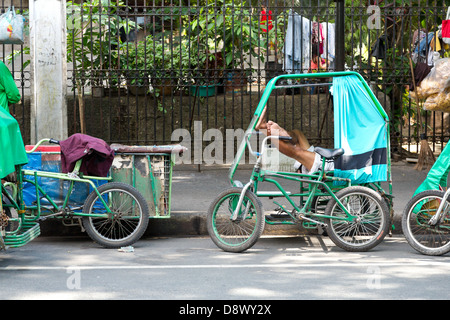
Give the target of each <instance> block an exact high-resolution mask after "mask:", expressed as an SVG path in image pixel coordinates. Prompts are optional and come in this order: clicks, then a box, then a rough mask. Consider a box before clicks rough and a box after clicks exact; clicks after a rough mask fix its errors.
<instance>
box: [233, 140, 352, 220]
mask: <svg viewBox="0 0 450 320" xmlns="http://www.w3.org/2000/svg"><path fill="white" fill-rule="evenodd" d="M251 134H252V132H248V133H246V137H245V138H244V139H246V138H247V137H249V136H250V135H251ZM280 138H281V139H285V138H287V137H279V136H268V137H265V138H264V139H263V141H262V143H261V144H262V147H261V152H260V153H259V152H255V151H253V150H252V148H251V145H250V143H248V144H247V146H248V148H249V152H250V153H252V154H253V155H255V156H256V157H257V160H256V163H255V166H254V168H253V171H252V174H251V177H250V181H249V182H248V183H247V184H246V185H245V186H243V190H242V193H241V196H240V198H239V201H238V204H237V206H236V209H235V211H234V213H233V215H232V217H231V220H236V219H237V217H238V215H239V208H240V207H241V205H242V202H243V199H244V195H245V193H246V192H247V190H248V189H250V188H251V189H253V190H252V191H253V192H254V193H255V194H256V195H257V196H262V194H260V193H258V183H259V182H269V183H272V184H273V185H275V186H276V187H277V189H278V190H279V191H280V192H281V194H280V195H278V196H280V197H281V196H283V197H285V198H286V199H287V200H288V202H289V204H291V205H292V207H293V210H292V212H289V211H286V210H283V211H284V212H286V213H287V214H288V215H289V216H290V217H291V218H292V219H293V220H294V221H295V220H296V219H297V217H296V216H295V215H294V214H293V213H294V212H296V214H297V215H300V216H301V218H302V220H306V221H309V222H312V223H315V224H321V225H323V226H325V227H326V225H325V224H324V223H322V222H320V221H316V220H313V219H310V218H308V217H306V215H311V216H313V217H316V218H322V219H323V218H332V219H334V220H344V221H352V220H353V219H355V218H357V217H356V216H353V215H352V214H350V213H349V211H348V210H347V208H346V207H345V206H344V205H343V204H342V203H341V202H340V200H339V199H338V198H337V197H336V195H335V194H334V192H333V191H332V189H331V188H330V187H329V186H328V185H327V183H326V182H328V181H339V182H345V183H346V184H347V185H348V186H350V185H351V181H350V180H349V179H344V178H337V177H333V176H330V175H327V173H326V172H325V171H323V170H320V171H318V172H317V173H314V174H303V173H290V172H275V171H270V170H262V169H261V163H262V156H263V154H264V152H265V150H266V144H267V140H269V139H280ZM322 161H323V164H322V168H324V167H325V158H324V159H323V160H322ZM272 176H273V177H276V178H281V179H287V180H292V181H296V182H299V183H300V184H302V183H306V184H308V185H309V186H310V188H309V192H307V193H297V194H289V193H288V192H286V190H284V188H283V187H282V186H281V184H280V183H279V182H278V181H277V180H275V179H271V178H268V177H272ZM319 186H322V187H323V188H324V189H325V192H320V191H318V188H319ZM324 195H325V196H331V197H332V198H333V199H334V200H335V201H336V202H337V204H338V205H339V207H340V208H341V209H342V210H343V211H344V212H345V214H346V218H344V217H336V216H333V217H332V216H329V215H325V214H319V213H312V212H311V210H310V209H311V204H312V201H313V199H314V197H317V196H324ZM266 196H269V197H275V196H277V195H275V194H274V193H270V194H268V195H266ZM303 196H306V197H307V199H306V201H305V202H304V203H303V205H302V206H301V207H299V206H298V205H297V204H296V203H295V201H294V200H293V199H292V198H291V197H303ZM280 208H282V207H281V206H280ZM248 210H249V206H248V205H247V208H246V210H245V212H244V213H243V215H241V218H242V219H245V217H246V215H247V213H248ZM266 222H267V220H266ZM267 223H270V222H267ZM284 224H287V223H286V222H284ZM290 224H293V222H290Z"/></svg>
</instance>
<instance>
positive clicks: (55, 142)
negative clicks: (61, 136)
mask: <svg viewBox="0 0 450 320" xmlns="http://www.w3.org/2000/svg"><path fill="white" fill-rule="evenodd" d="M44 142H48V143H54V144H59V141H58V140H55V139H48V138H47V139H42V140H39V142H38V143H36V145H35V146H34V147H33V148H32V149H31V150H29V151H26V153H32V152H34V151H36V149H37V148H39V146H40V145H41V144H43V143H44Z"/></svg>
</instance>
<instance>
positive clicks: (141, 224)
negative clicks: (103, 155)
mask: <svg viewBox="0 0 450 320" xmlns="http://www.w3.org/2000/svg"><path fill="white" fill-rule="evenodd" d="M97 190H98V191H99V193H100V194H101V195H102V197H103V199H105V200H106V202H107V204H108V205H109V206H110V209H111V211H112V212H113V213H115V214H114V215H108V217H107V218H99V217H89V216H84V217H83V218H82V221H83V227H84V228H85V229H86V232H87V234H88V235H89V237H91V239H92V240H94V241H95V242H96V243H98V244H100V245H101V246H104V247H106V248H120V247H126V246H130V245H132V244H133V243H135V242H136V241H138V240H139V239H140V238H141V237H142V235H143V234H144V232H145V230H146V229H147V226H148V222H149V209H148V205H147V202H146V201H145V199H144V197H143V196H142V194H141V193H140V192H139V191H138V190H137V189H135V188H133V187H132V186H130V185H128V184H125V183H120V182H109V183H106V184H104V185H101V186H100V187H98V189H97ZM118 210H120V212H118ZM83 213H96V214H99V213H100V214H102V213H106V210H105V208H104V205H103V204H102V202H101V200H100V199H99V197H98V196H97V193H96V192H95V191H93V192H91V194H90V195H89V196H88V197H87V198H86V201H85V202H84V205H83ZM125 214H127V215H126V216H125Z"/></svg>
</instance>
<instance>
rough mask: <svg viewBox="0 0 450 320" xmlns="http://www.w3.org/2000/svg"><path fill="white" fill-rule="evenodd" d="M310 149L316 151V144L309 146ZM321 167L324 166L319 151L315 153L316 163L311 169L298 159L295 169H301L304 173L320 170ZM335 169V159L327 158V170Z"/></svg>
mask: <svg viewBox="0 0 450 320" xmlns="http://www.w3.org/2000/svg"><path fill="white" fill-rule="evenodd" d="M308 151H310V152H314V146H310V147H309V148H308ZM321 168H322V156H320V155H319V154H318V153H315V157H314V163H313V165H312V167H311V170H308V169H307V168H306V167H305V166H304V165H302V164H301V163H300V162H298V161H295V163H294V169H295V171H298V170H301V173H303V174H310V173H314V172H316V171H319V169H321ZM333 170H334V161H332V160H330V161H328V160H326V161H325V171H333Z"/></svg>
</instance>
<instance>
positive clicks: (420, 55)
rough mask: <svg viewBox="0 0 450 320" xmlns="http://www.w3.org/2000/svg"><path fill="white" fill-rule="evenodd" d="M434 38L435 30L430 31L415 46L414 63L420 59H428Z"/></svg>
mask: <svg viewBox="0 0 450 320" xmlns="http://www.w3.org/2000/svg"><path fill="white" fill-rule="evenodd" d="M433 38H434V32H428V33H427V34H426V35H425V37H423V39H422V40H420V42H419V44H418V45H417V46H416V47H415V48H414V51H413V55H412V60H413V61H414V63H417V62H418V61H427V56H428V52H429V51H430V43H431V40H433Z"/></svg>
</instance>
